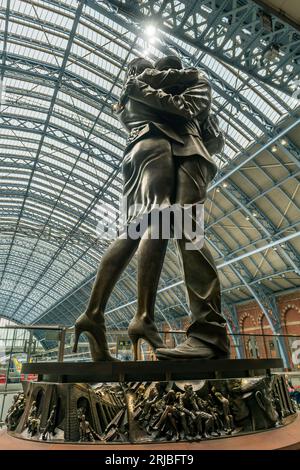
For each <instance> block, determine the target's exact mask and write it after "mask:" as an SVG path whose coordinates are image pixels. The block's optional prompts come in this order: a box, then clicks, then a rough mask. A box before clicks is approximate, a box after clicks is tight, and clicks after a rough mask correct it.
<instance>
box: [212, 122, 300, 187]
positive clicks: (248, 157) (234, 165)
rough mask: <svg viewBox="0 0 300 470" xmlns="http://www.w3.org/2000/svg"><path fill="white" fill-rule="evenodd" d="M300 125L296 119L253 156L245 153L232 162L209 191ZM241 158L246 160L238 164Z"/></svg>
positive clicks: (222, 171)
mask: <svg viewBox="0 0 300 470" xmlns="http://www.w3.org/2000/svg"><path fill="white" fill-rule="evenodd" d="M299 124H300V118H298V119H296V120H295V121H294V122H293V123H292V124H290V125H289V126H288V127H286V128H285V129H283V130H281V131H279V133H277V134H276V135H275V137H273V138H271V139H270V140H268V141H267V142H266V143H262V144H261V147H260V148H259V149H258V150H256V151H255V152H253V153H252V154H250V155H249V152H243V153H242V154H241V155H238V156H237V157H236V158H235V159H234V160H233V161H232V162H230V163H229V164H228V166H227V167H226V169H225V170H221V171H220V172H219V173H218V177H217V179H216V181H215V182H213V183H212V184H211V185H210V187H209V188H208V191H212V190H213V189H214V188H215V187H217V186H219V185H220V184H221V183H223V181H225V180H226V179H228V178H229V177H230V176H232V175H233V174H234V173H236V172H238V171H239V170H240V169H241V168H242V167H243V166H245V165H246V163H249V162H250V161H251V160H254V158H256V157H258V156H259V155H260V154H261V153H262V152H264V151H265V150H266V149H268V148H269V147H270V146H271V145H273V144H275V143H276V142H277V141H278V140H279V139H280V138H281V137H284V136H285V135H286V134H288V133H289V132H291V131H292V130H293V129H295V128H296V127H297V126H299ZM256 143H257V142H256ZM259 143H261V142H259ZM241 156H245V157H246V158H245V159H244V160H242V161H240V163H237V159H240V157H241ZM219 175H220V176H219Z"/></svg>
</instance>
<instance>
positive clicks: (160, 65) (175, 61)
mask: <svg viewBox="0 0 300 470" xmlns="http://www.w3.org/2000/svg"><path fill="white" fill-rule="evenodd" d="M155 68H156V69H157V70H168V69H177V70H180V69H182V62H181V59H180V57H178V56H177V55H167V56H166V57H162V58H161V59H158V60H157V61H156V62H155Z"/></svg>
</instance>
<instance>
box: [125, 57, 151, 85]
mask: <svg viewBox="0 0 300 470" xmlns="http://www.w3.org/2000/svg"><path fill="white" fill-rule="evenodd" d="M148 68H150V69H153V64H152V63H151V62H150V60H147V59H144V58H143V57H136V58H135V59H133V60H132V61H131V62H129V64H128V66H127V70H126V77H125V80H126V79H127V78H128V77H129V76H130V75H139V74H140V73H142V72H143V71H144V70H145V69H148Z"/></svg>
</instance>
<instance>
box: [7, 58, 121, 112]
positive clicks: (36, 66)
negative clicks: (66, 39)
mask: <svg viewBox="0 0 300 470" xmlns="http://www.w3.org/2000/svg"><path fill="white" fill-rule="evenodd" d="M0 57H1V54H0ZM0 67H2V66H0ZM60 70H61V69H60V67H58V66H57V65H52V64H48V63H43V62H40V61H38V60H34V59H31V58H26V57H19V56H17V55H14V54H7V55H6V65H5V68H4V71H5V75H6V76H7V77H10V78H16V77H17V78H18V77H19V76H22V79H23V80H25V81H26V79H27V80H29V81H32V79H34V81H35V82H36V83H40V84H44V85H47V86H48V87H50V88H54V86H55V83H56V81H57V79H58V77H59V74H60ZM103 74H104V76H105V72H102V75H103ZM118 84H119V86H120V85H121V82H118ZM60 91H61V92H65V93H67V94H71V96H72V95H74V97H78V98H81V99H82V98H85V99H87V100H88V101H89V103H90V104H91V105H92V106H99V105H100V106H102V105H104V109H105V111H107V112H108V113H109V114H110V112H111V105H112V104H114V103H115V102H116V101H117V100H118V96H117V95H116V94H114V93H109V92H108V91H107V90H106V89H105V88H103V87H101V86H99V85H98V84H96V83H92V82H90V81H89V80H87V79H84V78H82V77H80V76H78V75H76V74H74V73H73V72H70V71H69V70H65V71H64V75H63V77H62V78H61V85H60Z"/></svg>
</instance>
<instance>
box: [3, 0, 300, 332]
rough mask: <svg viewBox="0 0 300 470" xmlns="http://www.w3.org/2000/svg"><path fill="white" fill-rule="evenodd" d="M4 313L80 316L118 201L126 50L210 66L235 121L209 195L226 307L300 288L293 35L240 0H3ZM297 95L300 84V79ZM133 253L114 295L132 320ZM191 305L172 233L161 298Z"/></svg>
mask: <svg viewBox="0 0 300 470" xmlns="http://www.w3.org/2000/svg"><path fill="white" fill-rule="evenodd" d="M0 5H1V8H0V53H1V56H0V70H1V76H0V80H1V82H0V85H1V88H0V91H1V102H0V106H1V108H0V178H1V187H0V282H1V290H0V316H1V317H5V318H8V319H10V320H13V321H16V322H19V323H25V324H29V323H41V324H46V323H53V324H66V325H71V324H73V322H74V320H75V318H76V317H77V316H78V315H79V313H81V312H82V311H83V310H84V306H85V303H86V301H87V299H88V296H89V293H90V289H91V284H92V281H93V278H94V276H95V272H96V269H97V265H98V263H99V260H100V258H101V255H102V253H103V251H104V250H105V248H106V247H107V246H108V243H109V241H108V240H104V239H101V238H99V237H98V238H97V226H98V223H99V214H100V213H101V211H103V207H105V217H106V218H107V224H108V225H109V224H112V223H113V222H114V220H115V217H116V214H118V212H119V200H120V195H121V189H122V179H121V174H120V166H121V160H122V152H123V148H124V144H125V139H126V135H125V133H124V130H123V129H122V128H121V125H120V123H119V122H118V121H117V120H116V119H115V117H113V115H112V113H111V105H112V104H113V103H115V102H116V100H117V99H118V96H119V94H120V90H121V85H122V81H123V78H124V73H125V70H126V64H127V63H128V62H129V61H130V60H132V59H133V58H134V57H136V56H139V55H143V56H147V57H149V58H151V59H156V58H157V57H160V56H163V55H164V54H166V53H171V52H172V53H174V52H175V53H177V54H179V55H180V56H181V57H182V59H183V62H184V64H185V65H186V66H189V65H196V66H198V67H199V68H202V69H204V70H205V71H206V73H207V74H208V76H209V77H210V79H211V81H212V84H213V89H214V95H213V96H214V102H213V108H214V111H215V112H216V113H217V114H218V116H219V118H220V123H221V127H222V129H223V130H224V131H225V133H226V137H227V143H226V146H225V149H224V152H223V153H222V154H221V155H217V156H215V157H214V158H215V161H216V162H217V165H218V167H219V173H218V175H217V177H216V178H215V180H214V182H213V184H212V185H211V187H210V189H209V198H208V200H207V203H206V235H207V239H208V242H209V244H210V246H211V248H212V251H213V254H214V256H215V259H216V261H217V265H218V267H219V271H220V276H221V281H222V288H223V302H224V311H225V313H226V315H228V318H229V320H230V315H231V314H232V313H233V312H234V309H235V306H236V304H238V303H240V302H243V301H246V300H248V299H255V300H256V301H257V302H258V304H259V305H260V307H261V308H262V310H263V311H264V312H265V313H266V314H267V316H268V315H269V314H270V312H272V308H273V307H274V298H275V295H277V294H278V293H280V292H282V291H285V292H287V291H289V290H290V289H295V288H296V287H297V286H298V287H299V269H300V255H299V249H300V240H299V228H300V210H299V199H300V189H299V144H300V133H299V129H300V116H299V100H298V87H299V90H300V76H299V71H300V70H299V68H300V66H299V63H300V35H299V32H298V31H297V30H296V29H294V28H293V26H292V25H290V24H289V23H284V22H283V20H282V19H281V18H279V17H277V16H274V15H272V14H270V13H268V12H267V11H265V10H263V9H262V7H261V5H258V4H257V3H254V2H253V3H252V4H251V8H249V2H248V1H246V0H244V1H243V0H225V1H224V0H222V1H221V0H205V1H186V0H181V1H178V0H172V1H169V0H168V1H165V0H159V1H152V0H148V1H147V0H145V1H125V0H124V1H100V0H86V1H76V0H28V1H27V0H22V1H21V0H1V1H0ZM299 96H300V92H299ZM135 271H136V264H135V261H133V262H132V263H131V265H130V266H129V268H128V269H127V270H126V272H125V273H124V275H123V276H122V278H121V280H120V281H119V283H118V285H117V287H116V289H115V291H114V293H113V295H112V297H111V300H110V302H109V305H108V309H107V320H108V326H109V327H111V328H123V327H124V326H126V324H127V323H128V321H129V319H130V318H131V317H132V315H133V312H134V310H135V299H136V281H135V279H136V278H135ZM157 314H158V318H159V319H160V320H162V321H166V322H168V323H170V324H172V325H173V324H174V321H176V320H177V319H179V318H181V317H182V316H185V315H187V314H188V307H187V304H186V299H185V293H184V289H183V285H182V280H181V274H180V271H179V267H178V263H177V255H176V250H174V247H173V243H172V242H170V243H169V249H168V253H167V256H166V260H165V264H164V269H163V274H162V278H161V282H160V287H159V294H158V299H157Z"/></svg>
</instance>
